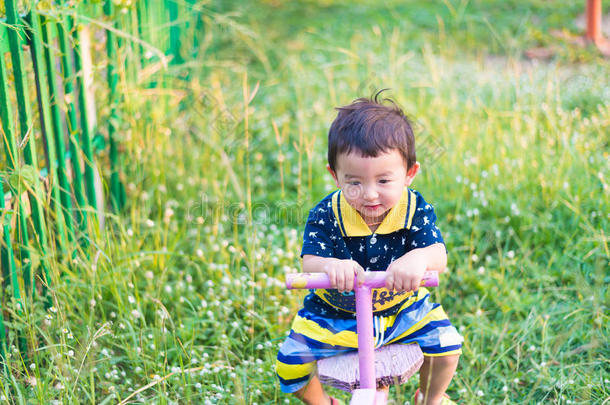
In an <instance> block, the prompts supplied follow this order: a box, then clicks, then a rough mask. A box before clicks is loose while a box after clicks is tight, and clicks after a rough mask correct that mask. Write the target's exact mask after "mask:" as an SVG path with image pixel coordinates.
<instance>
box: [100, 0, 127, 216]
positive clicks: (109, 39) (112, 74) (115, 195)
mask: <svg viewBox="0 0 610 405" xmlns="http://www.w3.org/2000/svg"><path fill="white" fill-rule="evenodd" d="M104 13H105V14H106V15H107V16H112V0H106V3H105V4H104ZM110 24H112V26H116V23H114V22H111V23H110ZM106 53H107V55H108V70H107V73H108V75H107V78H108V87H109V89H110V94H109V100H108V103H109V104H110V118H109V120H108V141H109V144H110V167H111V169H110V170H111V172H110V191H111V193H110V195H111V200H112V207H113V209H114V211H115V212H118V211H119V210H120V209H121V207H122V206H123V201H122V200H123V199H122V193H121V182H120V179H119V168H120V167H121V163H120V160H119V154H118V148H117V142H116V139H115V133H116V130H117V128H116V123H117V120H118V116H117V101H118V94H117V83H118V75H117V73H116V47H115V37H114V33H113V32H112V31H110V30H106Z"/></svg>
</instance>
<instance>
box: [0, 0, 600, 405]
mask: <svg viewBox="0 0 610 405" xmlns="http://www.w3.org/2000/svg"><path fill="white" fill-rule="evenodd" d="M222 3H223V4H222V6H220V5H215V4H213V3H212V4H210V3H209V2H208V3H207V4H206V5H204V7H205V10H206V12H205V36H204V38H203V39H202V41H201V43H200V46H201V55H203V57H201V58H200V59H198V60H195V61H191V62H187V63H186V64H185V65H184V66H179V67H172V68H171V69H170V70H169V71H167V72H166V74H165V80H166V82H167V85H168V87H169V89H170V91H164V92H158V93H155V92H154V91H148V90H146V91H145V90H142V89H136V88H134V89H131V91H130V92H129V93H128V94H127V95H126V99H125V101H124V105H122V117H121V118H122V120H123V122H124V123H125V124H124V128H123V138H124V145H125V149H126V150H125V152H124V153H125V155H124V156H128V157H129V161H128V162H127V166H128V168H127V173H128V181H127V184H126V186H127V193H128V207H127V208H126V210H125V214H124V215H123V216H121V217H114V216H110V215H109V216H107V217H106V221H107V223H108V225H109V227H110V228H111V229H112V231H109V232H105V233H103V234H101V235H99V236H98V237H97V238H96V239H94V240H93V245H94V246H96V248H97V253H96V254H93V255H90V256H89V257H86V256H83V257H79V258H77V259H75V262H74V264H75V266H72V267H71V268H68V267H67V266H66V265H65V264H61V263H59V262H55V263H54V269H53V270H54V273H55V274H59V273H60V272H63V273H64V276H63V277H62V278H58V277H57V278H56V280H55V282H54V284H53V286H52V289H51V291H52V296H53V299H54V306H53V307H52V308H51V310H49V311H44V310H43V309H42V306H41V305H40V307H38V306H36V307H34V308H31V310H30V311H29V312H28V313H26V315H25V316H24V317H23V318H20V319H17V320H15V322H14V323H12V324H10V325H9V328H10V329H15V328H22V329H23V330H24V331H26V333H27V334H28V336H29V338H30V339H32V336H33V334H38V335H39V336H42V338H39V339H37V340H36V343H35V344H36V345H37V350H35V351H34V352H33V356H32V358H31V359H28V360H27V361H22V360H21V359H19V357H18V352H17V351H16V349H14V348H13V351H12V360H11V361H12V363H11V366H12V367H13V376H14V377H13V378H12V379H8V378H4V377H3V378H2V380H0V396H2V398H4V399H6V400H7V401H9V402H11V403H45V404H47V403H52V401H56V403H117V402H120V401H122V400H125V399H126V398H127V397H128V396H130V395H132V394H133V397H131V398H130V400H131V401H135V403H147V404H149V403H158V404H170V403H172V404H173V403H205V404H208V403H211V404H215V403H219V404H220V403H223V404H224V403H226V404H234V403H236V404H255V403H256V404H275V403H284V402H286V403H296V402H294V401H293V399H292V398H289V397H288V396H286V395H283V394H281V393H280V391H279V386H278V384H277V382H276V378H275V374H274V361H275V356H276V353H277V349H278V345H279V344H280V343H281V342H282V339H283V338H284V336H285V334H286V333H287V332H288V330H289V326H290V322H291V319H292V317H293V316H294V313H295V312H296V311H297V310H298V308H299V307H300V305H301V300H302V298H303V296H304V294H305V293H303V292H290V291H285V289H284V287H283V280H284V274H285V273H286V272H295V271H299V269H300V259H299V252H300V247H301V246H300V244H301V233H302V231H303V227H304V221H305V219H306V217H307V213H308V210H309V209H310V208H311V207H312V206H313V205H314V204H315V202H317V201H319V200H320V199H321V198H322V197H324V196H325V195H326V194H328V193H329V192H330V191H331V190H332V189H333V186H334V183H333V182H332V178H331V177H330V175H328V173H327V172H326V169H325V164H326V135H327V130H328V127H329V125H330V122H331V121H332V119H333V118H334V115H335V112H334V111H333V108H334V107H336V106H340V105H344V104H347V103H349V102H350V101H352V100H353V99H355V98H357V97H361V96H369V95H371V94H372V93H373V91H374V90H375V89H380V88H390V89H391V91H390V92H388V95H389V96H390V97H392V98H393V99H395V100H396V101H398V103H399V104H400V105H402V106H403V108H404V109H405V111H406V112H407V113H408V115H409V116H410V117H411V118H412V119H413V120H414V121H415V123H416V129H417V132H416V143H417V147H418V160H419V161H420V162H421V164H422V171H421V173H420V175H418V177H417V179H416V180H415V182H414V184H413V187H414V188H415V189H417V190H419V191H420V192H422V194H423V195H424V196H425V198H426V199H427V200H428V201H430V202H432V203H433V204H434V206H435V210H436V213H437V215H438V222H437V224H438V226H439V228H440V229H441V230H442V231H443V235H444V237H445V241H446V243H447V248H448V250H449V273H448V274H447V275H446V276H443V278H442V280H441V286H440V287H439V288H436V289H434V292H433V295H434V298H435V299H436V300H438V301H439V302H441V303H442V304H443V306H444V307H445V310H446V311H447V312H448V314H449V316H450V318H451V320H452V322H453V323H454V324H455V325H456V326H457V327H458V328H459V330H460V331H461V333H462V334H463V335H464V337H465V343H464V353H463V355H462V358H461V360H460V365H459V368H458V372H457V375H456V377H455V378H454V381H453V383H452V384H451V386H450V388H449V391H448V393H449V394H450V395H451V397H452V398H454V399H459V401H460V403H463V404H471V403H481V404H489V403H498V404H500V403H504V404H513V403H557V404H569V403H602V402H604V401H605V400H607V399H608V398H609V396H610V372H609V371H610V363H609V361H610V346H609V345H608V337H609V336H610V331H609V324H608V301H609V298H610V297H609V292H608V282H609V281H610V276H608V264H609V257H610V253H609V251H608V235H607V234H606V233H607V232H610V227H609V222H610V221H609V219H610V203H609V201H610V198H609V189H608V182H609V181H610V179H609V177H610V172H609V165H608V159H609V154H608V151H609V145H608V139H609V137H608V134H609V133H610V66H609V64H608V61H607V60H602V59H600V58H599V57H598V56H597V55H596V53H595V52H594V51H592V50H591V49H589V50H577V49H574V48H571V47H570V46H569V45H567V44H565V43H561V41H559V40H556V39H553V38H551V37H550V36H549V34H548V32H549V30H552V29H561V28H565V29H568V30H572V31H576V30H577V29H576V27H575V26H574V22H573V21H574V20H575V18H576V17H577V16H578V14H579V13H581V12H582V9H584V2H571V3H570V5H567V6H566V5H561V6H560V5H559V4H558V3H557V2H551V1H542V0H533V1H528V2H523V1H516V0H514V1H503V2H499V1H483V0H479V1H457V0H452V1H449V0H447V1H438V2H425V3H424V2H416V1H401V2H398V1H387V2H384V3H383V4H379V3H378V2H375V1H358V2H353V1H349V2H348V1H331V0H319V1H313V0H309V1H303V2H289V3H286V4H285V3H284V2H282V1H258V2H244V3H247V4H241V2H237V1H234V2H222ZM581 3H583V4H581ZM552 43H557V47H558V51H557V52H558V54H557V56H556V58H554V59H553V60H551V61H530V60H527V59H525V58H524V57H523V51H524V50H525V49H527V48H529V47H535V46H546V45H549V44H552ZM187 74H188V76H187ZM32 341H34V340H32ZM147 384H151V385H150V387H146V386H147ZM415 388H416V378H413V379H412V380H411V381H410V382H408V383H407V384H405V385H403V386H401V387H395V388H392V390H391V395H390V396H391V398H393V399H394V400H395V402H394V403H396V404H403V403H407V402H408V401H410V400H411V398H412V395H413V393H414V391H415ZM333 392H334V393H335V394H336V395H337V396H339V397H340V398H342V399H344V400H347V398H348V397H347V396H346V395H345V394H343V393H341V392H338V391H333ZM132 403H133V402H132Z"/></svg>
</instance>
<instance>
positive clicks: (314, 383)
mask: <svg viewBox="0 0 610 405" xmlns="http://www.w3.org/2000/svg"><path fill="white" fill-rule="evenodd" d="M294 395H295V396H296V397H297V398H299V399H300V400H301V401H303V402H304V403H306V404H307V405H326V404H330V403H331V402H330V397H329V396H328V394H327V393H326V392H324V388H322V384H321V383H320V379H319V378H318V376H316V375H314V376H312V377H311V379H310V380H309V383H307V385H306V386H304V387H303V388H301V389H300V390H298V391H296V392H295V393H294Z"/></svg>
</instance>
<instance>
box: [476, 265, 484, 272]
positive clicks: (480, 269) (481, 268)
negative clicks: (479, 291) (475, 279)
mask: <svg viewBox="0 0 610 405" xmlns="http://www.w3.org/2000/svg"><path fill="white" fill-rule="evenodd" d="M477 273H479V274H485V267H483V266H481V267H479V269H478V270H477Z"/></svg>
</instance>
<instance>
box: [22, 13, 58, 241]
mask: <svg viewBox="0 0 610 405" xmlns="http://www.w3.org/2000/svg"><path fill="white" fill-rule="evenodd" d="M26 21H27V23H28V24H29V25H30V27H29V28H30V32H29V34H30V35H29V39H30V41H29V42H30V51H31V53H32V62H33V63H34V78H35V81H36V92H37V94H38V97H37V102H38V112H39V113H38V115H39V117H40V127H41V128H42V136H43V140H44V146H45V151H46V158H47V159H46V160H47V170H48V173H49V186H50V187H51V195H52V199H51V206H52V207H51V208H52V209H53V211H54V213H55V221H54V224H55V229H56V231H57V236H58V238H57V241H58V243H57V245H58V247H59V248H60V250H61V251H62V252H63V253H65V252H66V233H65V231H64V220H63V215H62V208H61V198H60V195H59V184H58V172H57V156H56V153H55V142H54V139H53V138H54V137H53V130H52V127H51V123H50V121H51V119H50V115H51V112H50V107H49V92H48V89H47V77H46V72H45V70H44V68H43V66H42V60H43V57H42V44H41V41H42V40H41V35H40V34H41V29H40V19H39V16H38V14H35V13H34V12H30V14H29V15H28V16H27V18H26Z"/></svg>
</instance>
